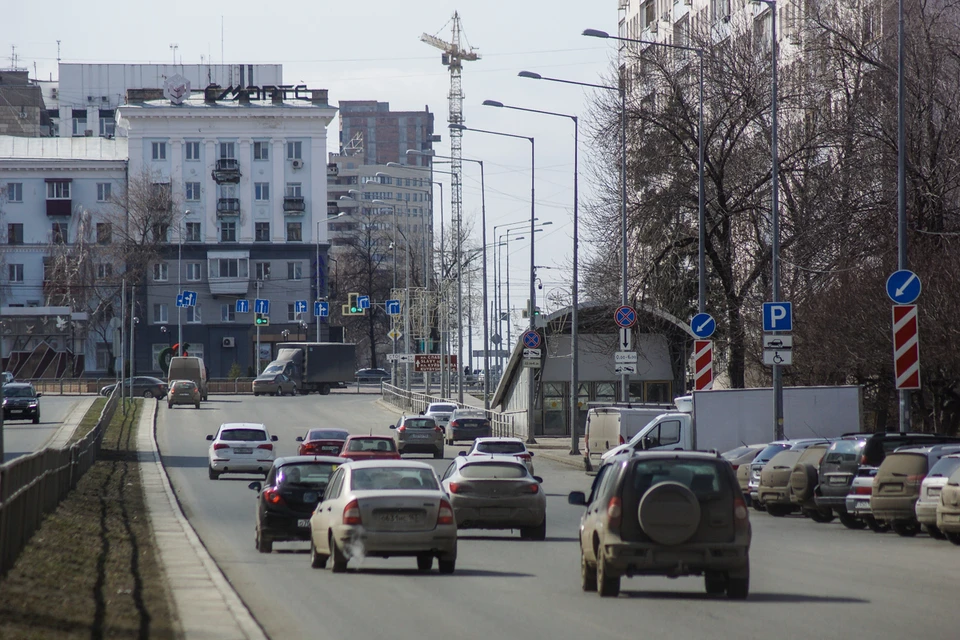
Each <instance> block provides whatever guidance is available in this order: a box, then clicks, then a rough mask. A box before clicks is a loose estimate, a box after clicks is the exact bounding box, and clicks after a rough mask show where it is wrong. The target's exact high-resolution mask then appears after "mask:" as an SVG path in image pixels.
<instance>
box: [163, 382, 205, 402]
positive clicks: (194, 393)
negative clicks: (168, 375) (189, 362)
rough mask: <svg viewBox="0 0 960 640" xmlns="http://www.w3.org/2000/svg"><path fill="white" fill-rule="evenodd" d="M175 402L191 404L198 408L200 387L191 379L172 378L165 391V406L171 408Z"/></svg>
mask: <svg viewBox="0 0 960 640" xmlns="http://www.w3.org/2000/svg"><path fill="white" fill-rule="evenodd" d="M175 404H192V405H193V406H194V408H196V409H199V408H200V387H198V386H197V383H196V382H194V381H193V380H174V381H173V382H171V383H170V390H169V391H167V408H168V409H172V408H173V405H175Z"/></svg>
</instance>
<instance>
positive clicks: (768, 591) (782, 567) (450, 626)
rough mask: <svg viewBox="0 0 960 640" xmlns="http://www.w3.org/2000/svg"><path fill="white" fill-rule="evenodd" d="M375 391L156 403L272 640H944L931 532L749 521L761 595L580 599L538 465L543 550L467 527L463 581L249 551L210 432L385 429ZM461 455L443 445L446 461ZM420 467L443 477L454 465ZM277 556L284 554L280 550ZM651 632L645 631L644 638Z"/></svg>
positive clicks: (243, 510)
mask: <svg viewBox="0 0 960 640" xmlns="http://www.w3.org/2000/svg"><path fill="white" fill-rule="evenodd" d="M374 400H375V398H373V397H371V396H369V395H348V394H335V395H330V396H326V397H323V396H318V395H310V396H298V397H285V398H274V397H265V398H256V399H254V398H239V397H236V396H233V397H230V396H212V397H211V401H210V402H208V403H205V404H204V406H203V408H202V409H201V410H199V411H197V410H195V409H189V408H175V409H173V410H168V409H167V408H166V405H163V404H161V409H160V415H159V421H158V442H159V445H160V450H161V453H162V455H163V457H164V463H165V465H166V467H167V471H168V473H169V475H170V478H171V480H172V482H173V486H174V489H175V491H176V492H177V495H178V497H179V499H180V502H181V504H182V505H183V508H184V511H185V512H186V515H187V517H188V518H189V520H190V522H191V524H192V525H193V526H194V528H195V529H196V531H197V533H198V534H199V535H200V537H201V538H202V540H203V542H204V544H205V545H206V547H207V549H208V550H209V551H210V553H211V554H212V555H213V557H214V559H215V560H216V562H217V563H218V564H219V566H220V567H221V568H222V569H223V570H224V572H225V574H226V576H227V578H228V579H229V581H230V582H231V584H232V585H233V586H234V587H235V588H236V589H237V591H238V592H239V594H240V597H241V598H242V599H243V600H244V602H245V603H246V604H247V606H248V607H249V608H250V610H251V611H252V612H253V615H254V616H255V617H256V618H257V620H258V621H259V622H260V623H261V624H262V625H263V627H264V629H265V630H266V632H267V633H268V634H269V635H270V636H271V637H273V638H277V639H279V638H316V639H327V638H330V639H333V638H345V637H354V638H375V637H390V638H394V639H405V638H410V639H414V638H416V639H418V640H423V639H433V638H457V639H458V640H461V639H465V638H479V639H483V640H489V639H490V638H508V637H535V638H554V639H561V638H590V639H591V640H593V639H596V638H610V639H611V640H612V639H617V640H620V639H622V638H626V637H636V636H637V635H638V634H640V633H642V635H643V636H645V637H652V638H658V637H659V638H667V637H669V638H678V639H680V638H737V639H738V640H744V639H747V638H763V639H764V640H768V639H769V638H777V640H787V639H792V638H797V639H800V638H803V639H807V638H811V637H817V638H842V639H844V640H849V638H851V637H868V638H907V637H923V638H950V637H956V633H957V632H956V619H955V618H954V613H953V611H954V607H955V596H954V594H955V591H956V584H957V575H958V574H957V567H958V566H960V549H958V548H956V547H954V546H953V545H951V544H949V543H946V542H940V541H935V540H932V539H930V538H928V537H927V536H926V535H923V534H921V535H920V536H918V537H916V538H913V539H905V538H900V537H898V536H896V535H895V534H892V533H890V534H875V533H872V532H870V531H849V530H846V529H844V528H843V527H842V526H841V525H839V524H837V523H831V524H827V525H822V524H816V523H814V522H812V521H809V520H805V519H801V518H796V517H789V518H781V519H777V518H773V517H771V516H768V515H766V514H763V513H756V512H752V513H751V518H752V523H753V532H754V537H753V547H752V549H751V568H752V576H751V582H752V584H751V595H750V599H749V600H747V601H746V602H731V601H728V600H726V599H723V598H715V597H708V596H706V594H705V593H704V589H703V581H702V579H701V578H680V579H676V580H670V579H668V578H633V579H624V581H623V592H622V594H621V596H620V597H619V598H618V599H615V600H606V599H603V600H601V599H600V598H599V597H598V596H597V595H596V594H587V593H583V592H581V591H580V584H579V572H580V567H579V550H578V546H577V537H576V532H577V528H578V524H579V517H580V513H581V510H580V508H578V507H573V506H569V505H567V504H566V494H567V493H568V492H569V491H571V490H575V489H588V488H589V478H588V477H587V476H585V475H584V474H583V472H581V471H578V470H576V469H574V468H572V467H567V466H564V465H561V464H558V463H554V462H552V461H549V460H546V459H543V458H535V463H536V466H537V474H538V475H541V476H543V478H544V489H545V490H546V492H547V496H548V506H547V514H548V523H547V540H546V541H545V542H528V541H521V540H519V537H518V535H517V534H513V535H511V534H509V533H504V534H499V533H488V532H478V531H464V532H463V533H462V534H461V537H460V544H459V557H458V559H457V571H456V573H455V574H454V575H452V576H440V575H439V574H437V573H436V569H434V572H433V573H432V574H429V575H418V574H417V573H416V567H415V563H414V561H413V559H412V558H397V559H389V560H383V559H377V558H374V559H366V560H364V561H363V562H362V563H360V564H359V565H356V564H355V563H354V562H353V561H351V564H350V568H351V570H350V571H349V572H348V573H347V574H340V575H333V574H332V573H331V572H330V571H329V569H327V570H315V569H311V568H310V563H309V556H308V553H307V548H308V546H307V543H276V544H275V546H274V549H275V551H274V553H272V554H269V555H265V554H260V553H258V552H257V551H256V550H255V549H254V542H253V541H254V504H255V501H254V497H255V494H254V492H253V491H250V490H249V489H248V488H247V486H246V485H247V484H248V483H249V481H250V480H252V479H255V478H254V477H253V476H224V477H222V478H221V479H220V480H218V481H211V480H209V479H208V478H207V473H206V467H207V454H206V452H207V445H208V443H207V442H206V440H205V436H206V434H208V433H214V431H215V430H216V427H217V426H218V425H219V424H220V423H221V422H228V421H258V422H263V423H265V424H266V425H267V426H268V428H269V429H270V430H271V431H272V433H274V434H275V435H277V436H279V438H280V441H279V442H278V452H279V453H280V454H281V455H284V454H290V453H293V452H295V444H296V443H295V437H296V436H297V435H301V434H302V433H303V432H304V431H305V430H306V428H308V427H313V426H329V427H342V428H346V429H349V430H350V431H352V432H354V433H368V432H370V431H372V432H373V433H375V434H376V433H389V431H388V430H387V428H386V427H387V424H388V423H390V422H392V421H394V419H395V417H394V414H393V413H392V412H390V411H389V410H387V409H385V408H384V407H382V406H380V405H378V404H375V403H374ZM460 448H461V447H456V448H449V447H448V449H447V457H448V458H450V457H452V456H453V455H455V454H456V452H457V450H459V449H460ZM423 459H424V460H426V461H428V462H430V463H431V464H434V466H435V467H436V468H437V469H438V470H439V471H442V470H443V469H444V468H445V467H446V465H447V464H448V462H446V461H441V460H437V461H435V462H434V461H432V460H429V459H428V458H427V457H424V458H423ZM278 549H279V551H277V550H278ZM641 630H642V631H641Z"/></svg>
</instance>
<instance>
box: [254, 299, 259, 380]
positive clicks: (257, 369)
mask: <svg viewBox="0 0 960 640" xmlns="http://www.w3.org/2000/svg"><path fill="white" fill-rule="evenodd" d="M259 298H260V281H259V280H257V299H259ZM253 311H254V314H253V317H254V318H256V317H257V314H256V311H257V310H256V308H254V310H253ZM254 358H255V360H256V363H257V364H256V367H255V370H256V372H257V375H258V376H259V375H260V323H259V322H258V323H257V353H256V354H254Z"/></svg>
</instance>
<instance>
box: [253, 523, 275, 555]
mask: <svg viewBox="0 0 960 640" xmlns="http://www.w3.org/2000/svg"><path fill="white" fill-rule="evenodd" d="M256 545H257V551H259V552H260V553H270V552H271V551H273V541H272V540H270V539H269V538H265V537H264V536H263V534H262V533H261V532H260V530H259V529H257V540H256Z"/></svg>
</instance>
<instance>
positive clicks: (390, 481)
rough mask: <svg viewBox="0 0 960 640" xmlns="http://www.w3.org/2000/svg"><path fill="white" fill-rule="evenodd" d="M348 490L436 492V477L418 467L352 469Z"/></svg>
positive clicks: (431, 472)
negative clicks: (425, 490)
mask: <svg viewBox="0 0 960 640" xmlns="http://www.w3.org/2000/svg"><path fill="white" fill-rule="evenodd" d="M350 488H351V489H353V490H355V491H401V490H404V489H429V490H433V491H438V490H439V489H440V485H439V484H437V475H436V474H435V473H434V472H433V470H432V469H421V468H419V467H381V468H374V469H354V470H353V475H352V476H351V478H350Z"/></svg>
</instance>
